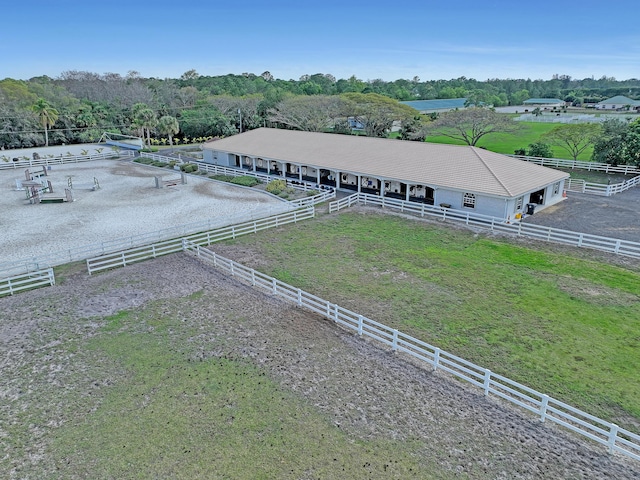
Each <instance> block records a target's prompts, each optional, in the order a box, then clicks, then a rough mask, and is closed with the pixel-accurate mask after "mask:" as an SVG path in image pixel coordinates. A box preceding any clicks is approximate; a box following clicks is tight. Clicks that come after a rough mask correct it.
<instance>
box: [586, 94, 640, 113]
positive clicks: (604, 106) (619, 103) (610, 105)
mask: <svg viewBox="0 0 640 480" xmlns="http://www.w3.org/2000/svg"><path fill="white" fill-rule="evenodd" d="M596 109H597V110H640V100H632V99H631V98H629V97H625V96H624V95H616V96H615V97H611V98H608V99H607V100H603V101H601V102H598V103H596Z"/></svg>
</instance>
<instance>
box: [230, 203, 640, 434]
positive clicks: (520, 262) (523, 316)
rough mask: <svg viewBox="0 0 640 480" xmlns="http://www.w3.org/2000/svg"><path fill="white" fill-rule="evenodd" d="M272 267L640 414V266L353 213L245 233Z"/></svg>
mask: <svg viewBox="0 0 640 480" xmlns="http://www.w3.org/2000/svg"><path fill="white" fill-rule="evenodd" d="M235 242H236V243H241V244H242V245H245V246H246V245H250V246H251V248H252V249H254V250H256V251H257V252H259V255H261V256H264V258H265V259H266V260H267V261H268V264H269V265H270V267H269V268H267V269H266V273H268V274H270V275H273V276H275V277H277V278H279V279H281V280H283V281H285V282H289V283H291V284H293V285H295V286H298V287H300V288H302V289H306V290H308V291H309V292H311V293H314V294H316V295H319V296H321V297H323V298H326V299H328V300H330V301H333V302H336V303H338V304H340V305H342V306H344V307H346V308H350V309H352V310H354V311H357V312H358V313H362V314H364V315H367V316H369V317H370V318H372V319H374V320H377V321H381V322H383V323H386V324H387V325H389V326H391V327H394V328H397V329H399V330H401V331H403V332H405V333H408V334H411V335H414V336H416V337H418V338H420V339H422V340H424V341H427V342H429V343H431V344H433V345H436V346H439V347H441V348H443V349H445V350H448V351H450V352H452V353H455V354H457V355H460V356H462V357H464V358H467V359H469V360H471V361H473V362H475V363H477V364H478V365H480V366H483V367H486V368H490V369H491V370H492V371H495V372H498V373H500V374H503V375H505V376H507V377H510V378H512V379H514V380H516V381H519V382H521V383H524V384H525V385H528V386H530V387H532V388H535V389H537V390H539V391H541V392H543V393H547V394H549V395H551V396H554V397H556V398H558V399H560V400H563V401H565V402H568V403H569V404H572V405H575V406H577V407H579V408H582V409H585V410H586V411H588V412H591V413H593V414H595V415H598V416H601V417H602V418H605V419H608V420H611V421H616V422H620V424H621V425H628V424H629V417H633V418H635V419H636V420H637V419H638V418H640V382H638V376H637V375H638V371H639V369H640V349H639V348H638V347H640V308H639V307H640V296H639V294H638V292H640V273H639V272H637V271H630V270H625V269H623V268H620V267H616V266H611V265H607V264H604V263H599V262H595V261H588V260H582V259H579V258H578V257H575V258H574V257H572V256H570V255H567V254H557V253H552V252H545V251H535V250H529V249H527V248H523V247H520V246H514V245H512V244H509V243H508V242H506V241H499V240H492V239H488V238H485V237H483V236H477V235H474V234H472V233H469V232H466V231H457V230H451V229H447V228H440V227H437V226H433V225H430V224H424V223H421V222H417V221H412V220H405V219H399V218H396V217H386V216H383V215H375V214H371V215H362V214H355V213H343V214H340V215H336V216H331V217H325V218H324V219H320V220H317V221H315V222H308V223H304V224H300V225H296V226H292V227H284V228H282V229H278V230H269V231H265V232H261V233H259V234H256V235H252V236H247V237H243V238H242V239H238V240H236V241H235Z"/></svg>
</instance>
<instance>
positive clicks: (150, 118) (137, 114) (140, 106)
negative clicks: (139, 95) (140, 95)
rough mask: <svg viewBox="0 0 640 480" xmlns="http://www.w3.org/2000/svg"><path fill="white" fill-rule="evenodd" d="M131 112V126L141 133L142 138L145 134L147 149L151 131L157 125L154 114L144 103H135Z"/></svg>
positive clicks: (149, 144)
mask: <svg viewBox="0 0 640 480" xmlns="http://www.w3.org/2000/svg"><path fill="white" fill-rule="evenodd" d="M132 111H133V124H134V125H135V126H136V127H138V128H139V129H140V130H141V131H142V135H143V137H144V134H145V132H146V138H147V147H149V148H151V130H152V129H153V128H155V126H156V125H157V124H158V117H157V116H156V112H154V111H153V110H151V109H150V108H149V107H148V106H147V105H146V104H144V103H136V104H135V105H134V106H133V109H132Z"/></svg>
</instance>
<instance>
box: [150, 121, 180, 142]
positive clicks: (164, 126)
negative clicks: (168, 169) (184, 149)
mask: <svg viewBox="0 0 640 480" xmlns="http://www.w3.org/2000/svg"><path fill="white" fill-rule="evenodd" d="M156 129H157V130H158V133H159V134H160V135H167V136H168V137H169V145H171V146H173V136H174V135H176V134H177V133H178V132H179V131H180V125H179V124H178V120H177V119H176V117H172V116H171V115H164V116H162V117H160V119H159V120H158V125H157V126H156Z"/></svg>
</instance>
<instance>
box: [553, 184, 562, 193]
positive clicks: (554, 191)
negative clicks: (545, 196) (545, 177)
mask: <svg viewBox="0 0 640 480" xmlns="http://www.w3.org/2000/svg"><path fill="white" fill-rule="evenodd" d="M558 193H560V182H558V183H554V184H553V194H554V195H558Z"/></svg>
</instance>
